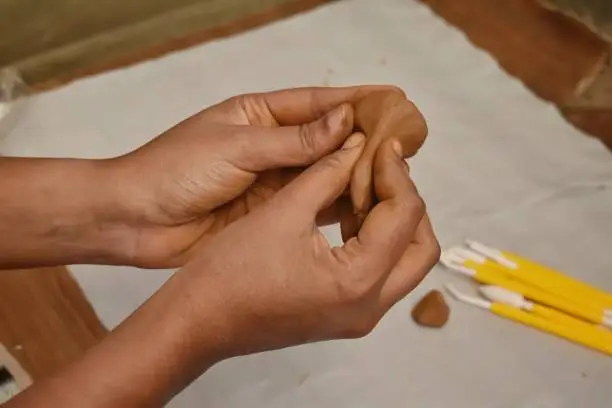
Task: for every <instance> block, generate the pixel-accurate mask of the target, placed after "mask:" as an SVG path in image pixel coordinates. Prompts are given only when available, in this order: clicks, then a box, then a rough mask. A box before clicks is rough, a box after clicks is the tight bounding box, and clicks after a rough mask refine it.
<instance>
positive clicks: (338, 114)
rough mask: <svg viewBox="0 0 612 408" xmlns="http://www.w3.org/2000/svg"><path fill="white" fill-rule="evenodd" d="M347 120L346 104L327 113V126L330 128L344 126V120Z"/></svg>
mask: <svg viewBox="0 0 612 408" xmlns="http://www.w3.org/2000/svg"><path fill="white" fill-rule="evenodd" d="M345 120H346V108H345V107H344V105H340V106H339V107H337V108H336V109H334V110H333V111H331V112H329V113H328V114H327V117H326V118H325V121H326V122H327V126H328V127H329V128H330V129H333V130H335V129H338V128H340V127H342V126H343V124H344V121H345Z"/></svg>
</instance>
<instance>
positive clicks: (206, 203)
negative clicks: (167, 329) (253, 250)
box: [0, 86, 401, 268]
mask: <svg viewBox="0 0 612 408" xmlns="http://www.w3.org/2000/svg"><path fill="white" fill-rule="evenodd" d="M378 91H391V92H395V93H401V91H400V90H398V89H397V88H394V87H390V86H357V87H348V88H302V89H291V90H282V91H276V92H270V93H261V94H248V95H241V96H237V97H233V98H230V99H228V100H226V101H224V102H221V103H219V104H217V105H215V106H212V107H210V108H208V109H205V110H204V111H202V112H200V113H198V114H196V115H194V116H193V117H191V118H189V119H187V120H186V121H184V122H183V123H181V124H179V125H177V126H175V127H174V128H172V129H170V130H168V131H166V132H164V133H163V134H162V135H160V136H159V137H157V138H155V139H154V140H152V141H151V142H150V143H147V144H146V145H144V146H142V147H141V148H139V149H137V150H136V151H134V152H132V153H129V154H126V155H123V156H121V157H118V158H114V159H106V160H76V159H35V158H5V157H3V158H0V174H1V175H2V177H0V191H2V196H1V197H0V268H26V267H35V266H43V265H63V264H74V263H88V264H90V263H96V264H122V265H135V266H140V267H151V268H164V267H175V266H181V265H183V264H184V263H185V262H186V261H187V260H188V259H190V257H191V256H192V255H193V254H194V253H195V252H197V251H198V248H199V247H201V246H202V245H203V244H204V243H205V241H206V240H208V239H209V238H211V237H213V236H214V235H215V234H216V233H218V232H220V231H222V230H223V228H225V227H226V226H227V225H229V224H230V223H232V222H233V221H235V220H238V219H240V218H241V217H242V216H244V215H246V214H248V213H249V212H250V211H251V210H253V209H254V208H256V207H257V206H258V205H260V204H261V203H263V202H265V201H266V200H267V199H269V198H270V197H272V196H273V195H274V193H275V192H276V191H278V190H279V189H280V188H281V187H282V186H284V185H285V184H286V183H287V182H289V181H290V180H291V179H293V178H294V177H295V176H296V175H297V174H299V173H300V172H301V171H302V170H303V168H304V167H307V166H309V165H310V164H312V163H313V162H315V161H316V160H318V159H320V158H321V157H323V156H324V155H326V154H328V153H329V152H331V151H334V150H335V149H337V148H338V147H339V146H340V145H341V144H342V143H343V141H344V140H345V139H346V138H347V137H348V136H349V135H350V134H351V132H352V130H353V127H354V122H353V117H354V115H353V105H354V104H355V103H356V102H357V101H359V100H362V99H363V98H364V96H365V95H367V94H369V93H372V92H378ZM349 205H350V203H349V202H348V200H347V199H345V200H338V202H336V203H334V204H332V205H330V207H329V208H328V209H326V210H325V211H323V212H322V213H321V214H320V215H319V221H320V222H321V223H332V222H337V221H338V219H339V214H341V213H342V211H341V210H340V209H341V208H344V207H346V208H349Z"/></svg>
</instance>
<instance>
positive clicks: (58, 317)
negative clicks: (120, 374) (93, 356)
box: [0, 267, 106, 381]
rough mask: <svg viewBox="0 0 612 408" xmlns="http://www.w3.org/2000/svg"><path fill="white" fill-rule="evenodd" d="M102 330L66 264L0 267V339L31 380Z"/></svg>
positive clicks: (102, 333)
mask: <svg viewBox="0 0 612 408" xmlns="http://www.w3.org/2000/svg"><path fill="white" fill-rule="evenodd" d="M105 335H106V329H105V328H104V327H103V326H102V324H101V323H100V321H99V320H98V318H97V316H96V315H95V313H94V311H93V309H92V308H91V306H90V305H89V303H88V302H87V301H86V300H85V297H84V295H83V293H82V291H81V289H80V287H79V286H78V285H77V283H76V282H75V281H74V280H73V278H72V277H71V276H70V274H69V272H68V270H67V269H66V268H64V267H57V268H41V269H32V270H19V271H0V343H2V344H4V346H5V347H6V348H7V350H9V351H10V353H11V354H12V355H13V356H14V357H15V358H16V359H17V360H18V361H19V362H20V363H21V364H22V366H23V367H24V369H25V370H26V371H27V372H28V373H29V374H30V375H31V376H32V379H33V380H35V381H36V380H37V379H40V378H42V377H44V376H46V375H49V374H50V373H52V372H54V371H56V370H57V369H58V368H60V367H62V366H63V365H65V364H67V363H69V362H70V361H72V360H73V359H74V358H76V357H78V356H79V355H81V354H82V353H83V352H84V351H85V350H87V349H88V348H89V347H91V346H93V345H94V344H96V343H97V342H99V341H100V340H101V339H103V338H104V336H105Z"/></svg>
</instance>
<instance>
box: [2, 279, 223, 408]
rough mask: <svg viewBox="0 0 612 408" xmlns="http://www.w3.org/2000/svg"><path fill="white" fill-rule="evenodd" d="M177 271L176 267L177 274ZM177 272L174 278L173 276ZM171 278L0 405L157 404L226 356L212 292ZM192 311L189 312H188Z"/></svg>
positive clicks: (96, 407)
mask: <svg viewBox="0 0 612 408" xmlns="http://www.w3.org/2000/svg"><path fill="white" fill-rule="evenodd" d="M179 274H180V273H179ZM177 278H179V279H177ZM186 292H188V288H187V287H186V283H185V282H184V281H183V280H182V279H180V276H175V277H173V278H172V279H171V280H170V281H169V282H168V283H167V284H166V285H164V286H163V287H162V289H160V291H159V292H158V293H156V294H155V295H154V296H153V297H152V298H151V299H150V300H149V301H147V302H146V303H145V304H144V305H143V306H142V307H141V308H140V309H139V310H137V311H136V312H135V313H134V314H133V315H132V316H131V317H129V318H128V319H127V320H126V321H125V322H123V323H122V324H121V325H120V326H119V327H118V328H117V329H116V330H114V331H113V332H112V333H111V334H110V335H109V336H108V338H107V339H105V340H104V341H103V342H102V343H101V344H99V345H98V346H96V347H94V348H93V349H91V350H90V351H89V352H87V353H86V354H85V356H84V357H83V358H82V359H81V360H80V361H78V362H76V363H75V364H73V365H72V366H70V367H68V368H67V369H65V370H64V371H62V372H60V373H59V374H58V375H55V376H53V377H51V378H49V379H47V380H44V381H42V382H41V383H37V384H35V385H34V386H33V387H31V388H30V389H29V390H27V391H25V392H24V393H22V394H21V395H19V396H18V397H16V398H15V399H13V400H12V401H11V402H10V403H9V404H8V405H7V408H38V407H45V408H60V407H61V408H70V407H79V408H107V407H108V408H115V407H125V408H136V407H147V408H151V407H161V406H164V405H165V404H166V403H167V402H168V401H169V400H170V399H171V398H172V397H173V396H174V395H176V394H177V393H178V392H180V391H181V390H182V389H183V388H185V387H186V386H187V385H188V384H189V383H190V382H191V381H193V380H194V379H195V378H197V377H198V376H199V375H200V374H201V373H203V372H204V371H205V370H207V369H208V368H209V367H211V366H212V365H213V364H214V363H216V362H217V361H219V360H221V359H223V358H225V357H228V356H229V353H228V351H227V348H228V341H227V333H228V330H227V326H228V325H227V321H226V319H227V316H226V315H224V314H223V313H219V310H221V309H222V307H221V303H220V302H219V301H218V300H220V297H219V296H220V295H219V294H215V293H214V291H213V290H212V288H211V290H210V291H203V292H210V293H202V292H201V293H200V294H201V296H202V299H207V300H206V301H202V299H198V301H197V302H196V303H197V307H195V308H194V304H193V302H192V301H191V300H190V299H189V296H185V295H184V294H185V293H186ZM194 313H195V314H194Z"/></svg>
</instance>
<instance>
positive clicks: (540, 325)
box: [491, 303, 612, 356]
mask: <svg viewBox="0 0 612 408" xmlns="http://www.w3.org/2000/svg"><path fill="white" fill-rule="evenodd" d="M491 311H492V312H493V313H495V314H497V315H499V316H502V317H505V318H507V319H511V320H514V321H516V322H519V323H523V324H525V325H527V326H531V327H534V328H536V329H539V330H542V331H544V332H546V333H550V334H554V335H556V336H558V337H562V338H564V339H566V340H569V341H571V342H574V343H577V344H580V345H583V346H585V347H589V348H592V349H595V350H598V351H601V352H602V353H605V354H607V355H609V356H612V343H607V342H602V341H599V340H598V339H596V338H594V337H593V336H589V335H587V334H584V333H582V332H580V330H577V329H576V328H575V327H572V326H569V325H563V324H560V323H556V322H553V321H550V320H546V319H543V318H541V317H538V316H535V315H532V314H530V313H527V312H524V311H522V310H520V309H517V308H515V307H512V306H507V305H504V304H502V303H493V304H492V305H491Z"/></svg>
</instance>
